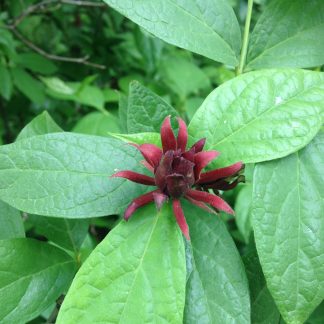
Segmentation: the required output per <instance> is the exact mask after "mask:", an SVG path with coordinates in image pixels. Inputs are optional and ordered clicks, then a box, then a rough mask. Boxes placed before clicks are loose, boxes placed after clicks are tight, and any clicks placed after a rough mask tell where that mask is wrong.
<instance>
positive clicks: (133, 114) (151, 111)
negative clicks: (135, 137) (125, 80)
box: [127, 81, 178, 133]
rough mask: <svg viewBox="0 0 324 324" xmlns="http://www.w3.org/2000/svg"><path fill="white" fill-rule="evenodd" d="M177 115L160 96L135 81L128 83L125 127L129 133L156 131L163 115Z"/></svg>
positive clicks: (158, 129) (158, 130)
mask: <svg viewBox="0 0 324 324" xmlns="http://www.w3.org/2000/svg"><path fill="white" fill-rule="evenodd" d="M169 115H171V116H172V117H175V116H177V115H178V113H177V112H176V110H175V109H174V108H172V107H171V106H170V105H169V104H168V103H166V102H165V101H164V100H163V99H162V98H161V97H159V96H158V95H156V94H155V93H154V92H152V91H151V90H149V89H148V88H146V87H144V86H143V85H141V84H140V83H139V82H137V81H133V82H131V83H130V85H129V97H128V109H127V129H128V132H129V133H139V132H158V133H160V128H161V124H162V122H163V120H164V118H165V117H167V116H169Z"/></svg>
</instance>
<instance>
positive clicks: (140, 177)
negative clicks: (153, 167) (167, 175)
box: [111, 171, 155, 186]
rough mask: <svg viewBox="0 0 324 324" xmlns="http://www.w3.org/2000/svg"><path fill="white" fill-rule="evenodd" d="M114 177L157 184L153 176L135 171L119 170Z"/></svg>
mask: <svg viewBox="0 0 324 324" xmlns="http://www.w3.org/2000/svg"><path fill="white" fill-rule="evenodd" d="M111 177H112V178H125V179H128V180H130V181H133V182H136V183H141V184H144V185H147V186H155V181H154V179H153V178H152V177H149V176H147V175H145V174H140V173H137V172H133V171H119V172H117V173H115V174H113V175H112V176H111Z"/></svg>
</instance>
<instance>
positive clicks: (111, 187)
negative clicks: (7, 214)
mask: <svg viewBox="0 0 324 324" xmlns="http://www.w3.org/2000/svg"><path fill="white" fill-rule="evenodd" d="M139 160H140V157H139V153H138V152H137V151H136V149H135V148H133V147H131V146H130V145H127V144H126V143H122V142H120V141H118V140H115V139H110V138H104V137H98V136H90V135H80V134H73V133H53V134H46V135H40V136H34V137H31V138H28V139H25V140H21V141H18V142H16V143H14V144H10V145H5V146H2V147H0V199H2V200H4V201H5V202H7V203H9V204H10V205H12V206H14V207H16V208H17V209H19V210H23V211H25V212H28V213H32V214H39V215H45V216H60V217H69V218H80V217H94V216H103V215H109V214H115V213H119V212H121V211H122V210H123V209H124V208H125V206H126V204H127V203H129V202H130V200H131V199H132V198H134V196H136V195H138V194H140V193H141V192H143V188H146V187H144V186H141V185H138V184H133V183H131V182H129V181H126V180H123V179H112V178H110V176H111V175H112V174H113V173H115V172H116V171H117V168H118V169H119V170H125V169H126V170H129V169H130V170H134V169H137V170H138V171H139V172H142V170H143V168H142V167H141V166H140V163H139Z"/></svg>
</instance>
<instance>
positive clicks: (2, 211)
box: [0, 200, 25, 240]
mask: <svg viewBox="0 0 324 324" xmlns="http://www.w3.org/2000/svg"><path fill="white" fill-rule="evenodd" d="M17 237H25V230H24V224H23V221H22V218H21V215H20V212H19V210H17V209H15V208H13V207H11V206H9V205H8V204H6V203H4V202H3V201H1V200H0V240H3V239H9V238H17Z"/></svg>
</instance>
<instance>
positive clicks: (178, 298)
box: [57, 204, 186, 324]
mask: <svg viewBox="0 0 324 324" xmlns="http://www.w3.org/2000/svg"><path fill="white" fill-rule="evenodd" d="M185 279H186V269H185V255H184V246H183V240H182V236H181V233H180V231H179V229H178V228H177V225H176V222H175V219H174V216H173V215H172V212H171V208H170V204H165V205H164V207H163V208H162V209H161V211H160V212H159V213H157V212H156V208H155V206H154V204H151V205H150V206H147V207H145V208H142V209H141V210H140V211H139V212H137V213H136V214H135V215H134V216H133V217H132V218H131V219H130V220H129V221H128V222H125V221H122V222H121V223H120V224H119V225H118V226H116V227H115V228H114V229H113V230H112V231H111V232H110V233H109V235H108V236H107V237H106V238H105V240H104V241H103V242H102V243H100V244H99V245H98V246H97V248H96V249H95V250H94V252H93V253H92V254H91V255H90V257H89V258H88V259H87V261H86V262H85V263H84V265H83V266H82V267H81V269H80V271H79V272H78V274H77V275H76V277H75V279H74V281H73V283H72V286H71V288H70V290H69V292H68V294H67V296H66V298H65V300H64V303H63V305H62V308H61V311H60V313H59V316H58V319H57V323H58V324H62V323H64V324H70V323H71V324H72V323H76V322H77V323H80V324H82V323H85V324H88V323H98V322H102V323H134V324H137V323H157V322H165V323H180V322H181V321H182V316H183V308H184V299H185Z"/></svg>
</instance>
